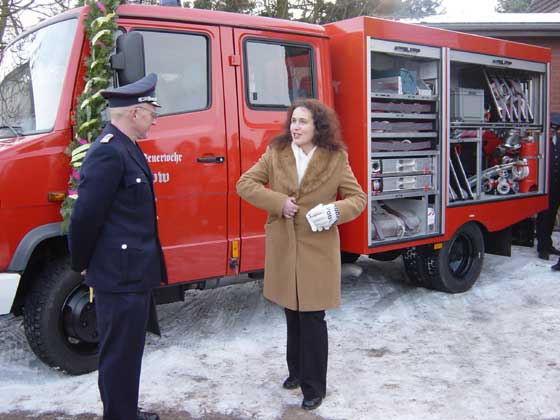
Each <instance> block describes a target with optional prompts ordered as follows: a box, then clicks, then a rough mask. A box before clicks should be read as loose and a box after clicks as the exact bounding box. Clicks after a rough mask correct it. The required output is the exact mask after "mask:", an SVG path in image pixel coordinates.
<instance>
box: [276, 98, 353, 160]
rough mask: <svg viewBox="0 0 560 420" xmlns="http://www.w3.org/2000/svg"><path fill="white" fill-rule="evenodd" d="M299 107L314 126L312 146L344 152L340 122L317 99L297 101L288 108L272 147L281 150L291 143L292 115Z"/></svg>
mask: <svg viewBox="0 0 560 420" xmlns="http://www.w3.org/2000/svg"><path fill="white" fill-rule="evenodd" d="M299 107H302V108H305V109H307V110H309V112H311V115H312V116H313V124H314V126H315V135H314V136H313V144H314V145H316V146H318V147H324V148H325V149H328V150H332V151H336V150H346V145H345V144H344V142H343V140H342V136H341V134H340V122H339V121H338V117H337V115H336V113H335V112H334V111H333V110H332V109H331V108H329V107H328V106H327V105H325V104H323V103H322V102H321V101H318V100H317V99H298V100H296V101H295V102H294V103H293V104H292V105H291V106H290V107H289V108H288V115H287V118H286V121H285V122H284V127H283V130H282V132H281V133H280V134H279V135H277V136H276V137H274V138H273V139H272V141H271V145H272V146H273V147H278V148H281V149H283V148H284V147H286V146H287V145H289V144H290V143H291V142H292V134H291V132H290V125H291V123H292V114H293V113H294V110H295V109H296V108H299Z"/></svg>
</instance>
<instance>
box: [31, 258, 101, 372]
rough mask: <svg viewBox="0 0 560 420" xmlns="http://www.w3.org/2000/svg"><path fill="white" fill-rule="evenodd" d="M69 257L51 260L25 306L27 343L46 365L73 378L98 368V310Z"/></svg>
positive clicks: (40, 274)
mask: <svg viewBox="0 0 560 420" xmlns="http://www.w3.org/2000/svg"><path fill="white" fill-rule="evenodd" d="M69 267H70V264H69V260H68V258H59V259H56V260H54V261H49V262H48V263H47V264H46V266H45V268H44V269H43V270H42V271H41V272H40V273H39V276H38V277H36V278H35V279H34V281H33V286H32V290H31V292H30V293H29V295H28V296H27V298H26V301H25V307H24V326H25V335H26V337H27V341H28V342H29V345H30V347H31V349H32V350H33V352H34V353H35V354H36V355H37V357H38V358H39V359H40V360H42V361H43V362H44V363H46V364H47V365H49V366H51V367H53V368H56V369H60V370H62V371H64V372H66V373H69V374H72V375H80V374H83V373H88V372H91V371H94V370H96V369H97V350H98V343H97V341H98V340H97V331H96V318H95V308H94V305H93V304H92V303H89V289H88V287H87V286H85V284H84V283H83V277H82V276H81V275H80V274H78V273H75V272H73V271H72V270H70V268H69Z"/></svg>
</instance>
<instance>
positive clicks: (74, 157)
mask: <svg viewBox="0 0 560 420" xmlns="http://www.w3.org/2000/svg"><path fill="white" fill-rule="evenodd" d="M120 3H121V0H98V1H95V0H86V1H85V4H86V5H87V6H89V12H88V15H87V18H86V19H85V20H84V26H85V29H86V37H87V40H88V41H89V47H90V54H89V57H88V58H87V59H86V61H85V66H86V69H87V70H86V76H85V82H86V84H85V87H84V90H83V92H82V94H81V95H80V96H79V98H78V101H77V105H76V108H75V110H74V137H73V139H72V141H71V143H70V145H69V146H68V149H67V151H66V152H67V154H68V155H69V156H70V167H71V173H70V180H69V181H68V194H67V196H66V198H65V200H64V201H63V202H62V206H61V209H60V214H61V215H62V218H63V223H62V230H63V232H66V231H67V229H68V223H69V221H70V215H71V214H72V208H73V206H74V203H75V201H76V199H77V198H78V183H79V180H80V174H79V171H80V167H81V166H82V162H83V160H84V157H85V155H86V152H87V150H88V149H89V146H90V145H91V143H92V142H93V141H94V140H95V139H96V137H97V136H98V135H99V133H101V130H102V128H103V121H102V116H101V115H102V112H103V111H104V110H105V107H106V102H105V100H104V99H103V97H102V96H101V94H100V93H99V91H100V90H102V89H105V88H106V87H108V86H109V82H110V80H111V77H112V71H111V67H110V63H109V59H110V54H111V52H112V51H113V48H114V42H115V40H114V39H113V34H114V33H115V31H116V30H117V23H116V18H117V14H116V10H117V7H118V6H119V4H120Z"/></svg>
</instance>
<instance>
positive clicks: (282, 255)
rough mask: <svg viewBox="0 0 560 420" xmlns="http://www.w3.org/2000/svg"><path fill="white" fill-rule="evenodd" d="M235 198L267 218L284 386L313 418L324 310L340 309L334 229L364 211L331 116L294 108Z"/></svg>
mask: <svg viewBox="0 0 560 420" xmlns="http://www.w3.org/2000/svg"><path fill="white" fill-rule="evenodd" d="M266 184H268V185H269V187H265V185H266ZM237 192H238V193H239V195H240V196H241V197H242V198H243V199H245V200H247V201H248V202H249V203H251V204H253V205H254V206H256V207H258V208H261V209H263V210H265V211H266V212H267V213H268V219H267V222H266V225H265V231H266V257H265V278H264V296H265V297H266V298H267V299H269V300H271V301H272V302H275V303H277V304H278V305H280V306H282V307H284V309H285V313H286V320H287V326H288V340H287V362H288V372H289V375H288V378H287V379H286V380H285V381H284V384H283V386H284V388H287V389H295V388H298V387H300V386H301V389H302V392H303V402H302V408H304V409H307V410H312V409H314V408H316V407H318V406H319V405H320V404H321V402H322V400H323V398H324V397H325V392H326V375H327V355H328V338H327V325H326V322H325V320H324V318H325V310H326V309H330V308H336V307H338V306H339V305H340V241H339V235H338V228H337V226H336V225H339V224H341V223H345V222H348V221H350V220H352V219H354V218H356V217H357V216H358V215H359V214H360V213H361V212H362V211H363V210H364V208H365V205H366V195H365V194H364V192H363V191H362V189H361V187H360V185H359V184H358V182H357V181H356V178H355V177H354V174H353V173H352V170H351V168H350V165H349V164H348V155H347V153H346V151H345V145H344V143H343V142H342V140H341V137H340V129H339V123H338V119H337V117H336V114H335V113H334V111H332V110H331V109H330V108H328V107H327V106H325V105H323V104H322V103H321V102H319V101H317V100H314V99H302V100H299V101H296V102H295V103H294V104H293V105H292V106H291V107H290V108H289V109H288V118H287V121H286V123H285V127H284V131H283V133H282V134H280V135H279V136H277V137H276V138H275V139H274V140H273V141H272V143H271V144H270V145H269V146H268V148H267V150H266V152H265V153H264V154H263V155H262V156H261V158H260V160H259V161H258V162H257V163H256V164H255V165H254V166H253V167H252V168H251V169H249V170H248V171H247V172H246V173H245V174H243V175H242V176H241V178H240V179H239V181H238V183H237ZM337 197H339V199H337Z"/></svg>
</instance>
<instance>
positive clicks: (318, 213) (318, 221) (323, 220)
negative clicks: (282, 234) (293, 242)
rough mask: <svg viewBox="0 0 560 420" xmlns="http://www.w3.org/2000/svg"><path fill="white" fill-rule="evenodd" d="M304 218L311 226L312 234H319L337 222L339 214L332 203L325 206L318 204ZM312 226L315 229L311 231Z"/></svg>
mask: <svg viewBox="0 0 560 420" xmlns="http://www.w3.org/2000/svg"><path fill="white" fill-rule="evenodd" d="M306 216H307V220H308V221H309V225H310V226H311V230H313V232H315V231H316V230H318V231H319V232H320V231H322V230H323V229H326V230H328V229H330V227H331V226H332V225H334V224H335V223H336V221H337V220H338V216H339V213H338V209H337V208H336V206H335V205H334V204H333V203H331V204H325V205H323V204H319V205H317V206H315V207H313V208H312V209H311V210H309V211H308V212H307V215H306ZM314 226H315V227H316V229H313V227H314Z"/></svg>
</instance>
